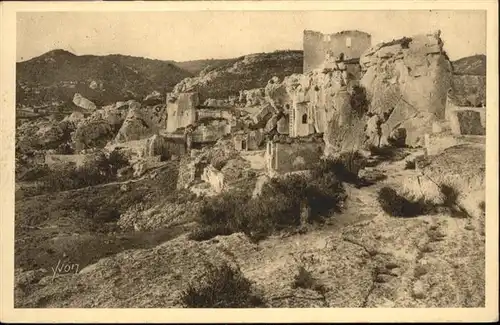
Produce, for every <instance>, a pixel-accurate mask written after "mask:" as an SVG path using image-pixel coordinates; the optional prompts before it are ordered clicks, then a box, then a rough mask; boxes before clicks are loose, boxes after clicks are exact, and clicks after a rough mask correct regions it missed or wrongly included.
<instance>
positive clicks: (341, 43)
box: [304, 30, 372, 73]
mask: <svg viewBox="0 0 500 325" xmlns="http://www.w3.org/2000/svg"><path fill="white" fill-rule="evenodd" d="M371 42H372V41H371V35H370V34H368V33H365V32H361V31H357V30H354V31H342V32H339V33H334V34H322V33H320V32H315V31H311V30H305V31H304V73H307V72H309V71H311V70H314V69H317V68H319V67H321V65H322V64H323V62H324V61H325V57H327V56H333V57H336V58H339V59H341V60H342V61H353V60H354V61H356V60H359V58H360V57H361V54H363V52H364V51H366V50H368V49H369V48H370V47H371V45H372V44H371Z"/></svg>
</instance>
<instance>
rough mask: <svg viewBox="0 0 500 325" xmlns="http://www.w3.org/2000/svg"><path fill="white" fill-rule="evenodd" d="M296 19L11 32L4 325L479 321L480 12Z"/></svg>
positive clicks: (80, 20) (162, 19)
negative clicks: (445, 313) (438, 317)
mask: <svg viewBox="0 0 500 325" xmlns="http://www.w3.org/2000/svg"><path fill="white" fill-rule="evenodd" d="M265 2H266V1H258V2H257V4H261V3H265ZM247 3H248V2H247ZM319 3H321V2H319ZM257 4H256V5H257ZM207 6H208V5H207ZM230 6H232V7H230ZM301 6H302V7H300V8H302V9H296V10H295V9H294V10H292V9H286V7H283V9H282V10H265V6H263V7H262V8H261V9H260V10H248V9H238V7H237V6H236V5H234V2H232V3H231V4H228V8H226V9H224V10H222V9H220V10H217V8H218V7H215V8H214V9H210V10H207V9H204V10H202V9H201V7H200V10H193V9H192V6H191V7H190V8H191V9H190V10H182V8H181V9H178V10H146V11H145V10H135V11H134V10H127V11H125V10H122V11H120V10H113V8H119V7H118V6H114V7H110V8H111V9H109V10H99V7H98V6H95V9H93V10H76V9H75V10H57V9H56V7H51V8H53V10H48V11H47V10H40V11H37V10H33V11H30V10H29V9H27V7H25V9H23V10H22V11H17V12H16V13H14V16H15V33H13V32H9V34H12V35H11V37H12V39H13V41H12V46H13V47H14V48H15V50H14V49H13V50H12V53H15V69H14V67H13V66H12V67H10V68H11V69H12V74H14V70H15V85H12V86H11V87H12V90H11V91H12V96H13V97H12V98H13V100H14V102H13V104H15V107H14V106H13V107H3V104H2V114H3V113H4V112H6V111H7V110H8V111H10V114H12V116H13V117H12V121H15V130H12V131H11V132H12V133H10V134H12V135H11V139H12V141H13V142H15V143H13V144H12V148H13V151H14V152H13V154H12V157H14V158H15V162H12V164H11V163H8V166H10V165H12V166H13V168H12V179H13V184H14V185H13V186H12V188H13V191H14V193H12V197H13V202H12V205H13V206H14V210H13V211H12V212H8V211H7V210H6V209H5V207H4V206H3V205H2V215H3V217H2V219H3V218H10V217H9V216H8V215H10V214H12V219H13V227H12V232H13V252H12V254H13V256H12V259H13V270H12V273H13V293H11V296H13V298H12V299H13V308H14V309H53V308H58V310H59V309H60V308H63V309H72V308H79V309H83V308H85V309H87V308H95V309H102V308H166V309H177V308H181V309H191V308H195V309H207V308H208V309H213V308H219V309H236V308H237V309H241V308H244V309H256V308H257V309H260V308H264V309H275V308H277V309H282V308H287V309H288V308H299V309H307V308H321V310H322V308H485V307H486V301H487V298H486V297H487V294H486V291H487V290H488V289H487V285H486V281H487V279H486V277H487V267H486V260H487V255H486V244H485V243H486V229H487V227H486V224H487V222H486V219H487V218H486V211H487V209H486V203H487V201H488V200H489V199H490V198H491V196H488V200H487V191H486V187H487V184H486V183H487V182H486V179H488V178H487V177H486V165H487V154H488V153H487V146H486V143H487V141H486V135H487V127H486V126H487V116H488V119H490V118H493V119H494V118H495V116H497V115H495V116H494V117H491V114H490V111H491V110H494V111H496V112H495V114H497V113H498V101H497V102H494V103H493V104H494V105H495V106H496V107H491V106H490V105H491V100H490V99H488V100H489V101H487V93H488V96H490V95H489V94H490V93H489V92H488V91H487V68H488V69H491V67H490V64H495V65H496V64H497V60H498V57H489V56H488V55H487V54H488V47H490V46H496V48H497V47H498V44H488V42H487V40H488V39H491V37H490V36H488V35H487V26H488V25H487V23H488V20H487V15H488V13H487V10H484V9H467V10H459V9H452V8H448V9H446V10H445V9H432V10H428V9H422V8H421V9H415V10H392V9H389V8H387V9H384V10H354V9H350V10H329V9H325V10H319V9H314V10H306V9H305V5H304V4H302V5H301ZM229 7H230V8H229ZM75 8H76V7H75ZM88 8H90V7H88ZM247 8H248V7H247ZM298 8H299V7H298ZM314 8H320V7H319V5H318V3H317V6H316V7H314ZM13 19H14V18H13ZM2 27H3V26H2ZM497 27H498V25H497ZM497 33H498V31H497ZM5 34H7V31H6V30H4V29H3V30H2V36H4V35H5ZM496 38H497V36H496V37H495V39H496ZM487 45H488V46H487ZM2 51H3V46H2ZM496 51H497V50H496ZM495 55H498V52H496V53H495ZM13 60H14V58H13ZM493 61H494V62H493ZM2 67H4V66H2ZM495 71H497V69H496V70H494V72H495ZM495 73H496V72H495ZM497 77H498V76H496V77H495V78H497ZM488 82H490V81H489V79H488ZM495 82H497V79H495ZM488 86H489V87H493V88H496V89H497V90H498V84H496V85H490V84H488ZM2 93H3V91H2ZM495 96H496V94H495ZM14 98H15V99H14ZM496 98H497V97H496ZM487 103H488V104H487ZM14 116H15V117H14ZM490 123H497V121H496V120H491V121H490ZM12 124H14V122H13V123H12ZM4 125H6V124H4ZM495 127H497V125H496V126H495ZM2 132H6V130H3V131H2ZM489 132H490V129H488V134H489ZM491 132H497V130H495V129H492V130H491ZM3 134H5V133H3ZM492 134H493V135H496V136H497V133H492ZM2 141H6V140H4V135H2ZM488 148H489V147H488ZM488 150H489V149H488ZM493 150H496V149H493ZM9 157H10V156H9ZM497 157H498V156H497ZM496 163H498V162H497V161H496ZM4 166H7V165H4ZM490 167H491V166H490ZM490 167H488V168H490ZM2 168H3V167H2ZM493 169H498V166H493ZM2 172H3V173H4V172H7V169H6V168H5V170H2ZM492 175H493V176H495V175H494V174H492ZM2 177H3V176H2ZM494 178H496V176H495V177H494ZM489 179H491V177H489ZM4 180H5V179H4ZM496 200H497V196H496V195H493V201H492V202H488V205H489V204H492V205H497V201H496ZM488 211H489V210H488ZM491 211H493V215H488V217H489V218H494V219H496V220H497V219H498V214H496V215H495V211H494V210H491ZM3 230H4V231H5V230H6V229H3ZM497 231H498V229H497ZM491 240H495V242H496V244H495V245H497V244H498V237H496V238H491ZM493 244H494V243H493ZM493 263H494V264H495V263H496V266H495V267H496V268H498V260H496V262H495V261H493ZM5 271H6V272H7V271H8V269H6V270H5ZM493 271H494V272H495V270H493ZM3 272H4V269H3V270H2V273H3ZM494 272H493V273H494ZM496 272H498V270H496ZM490 273H491V272H490ZM496 274H498V273H496ZM495 281H497V280H495ZM492 285H495V286H496V290H498V282H493V283H492ZM497 295H498V291H497ZM495 299H498V298H495ZM166 312H167V311H166ZM318 312H319V310H318ZM422 312H424V311H422ZM310 313H317V312H315V311H312V312H310ZM417 313H421V312H418V311H417ZM424 313H425V312H424ZM415 317H417V315H415ZM497 317H498V307H497Z"/></svg>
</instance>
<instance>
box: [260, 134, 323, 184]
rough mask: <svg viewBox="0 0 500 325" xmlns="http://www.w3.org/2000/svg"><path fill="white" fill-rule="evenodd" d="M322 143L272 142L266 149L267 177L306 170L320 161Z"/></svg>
mask: <svg viewBox="0 0 500 325" xmlns="http://www.w3.org/2000/svg"><path fill="white" fill-rule="evenodd" d="M323 150H324V143H323V142H322V141H321V142H314V141H293V142H290V143H287V142H274V141H269V142H268V143H267V147H266V154H265V157H266V158H265V159H266V167H267V172H268V174H269V176H271V177H274V176H275V175H277V174H284V173H290V172H295V171H301V170H308V169H310V168H312V167H313V166H314V164H315V163H316V162H318V161H319V160H320V159H321V156H322V155H323Z"/></svg>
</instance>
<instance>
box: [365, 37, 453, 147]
mask: <svg viewBox="0 0 500 325" xmlns="http://www.w3.org/2000/svg"><path fill="white" fill-rule="evenodd" d="M360 60H361V61H360V63H361V66H362V68H363V70H364V71H365V73H364V76H363V78H362V79H361V84H362V85H363V87H364V88H365V89H366V94H367V99H368V100H369V102H370V107H369V110H370V112H372V113H373V114H377V115H379V117H380V119H381V120H382V124H381V144H387V143H388V142H389V140H390V138H391V133H393V132H394V131H395V130H397V129H400V128H401V129H405V130H406V144H408V145H421V144H423V135H424V134H425V133H426V132H427V131H429V128H430V126H431V125H432V122H433V121H436V120H441V119H444V114H445V102H446V94H447V92H448V89H449V88H450V86H451V73H452V70H451V63H450V62H449V60H448V57H447V56H446V53H445V52H444V50H443V42H442V41H441V38H440V32H436V33H432V34H426V35H417V36H414V37H411V38H402V39H399V40H395V41H392V42H388V43H380V44H378V45H376V46H375V47H373V48H371V49H369V50H368V51H367V52H365V53H364V55H363V56H362V57H361V59H360Z"/></svg>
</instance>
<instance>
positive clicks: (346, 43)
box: [345, 37, 351, 48]
mask: <svg viewBox="0 0 500 325" xmlns="http://www.w3.org/2000/svg"><path fill="white" fill-rule="evenodd" d="M345 46H346V47H348V48H350V47H351V38H350V37H348V38H346V39H345Z"/></svg>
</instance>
